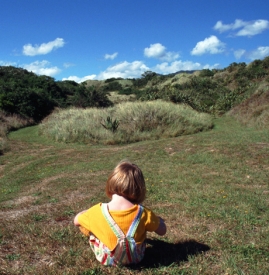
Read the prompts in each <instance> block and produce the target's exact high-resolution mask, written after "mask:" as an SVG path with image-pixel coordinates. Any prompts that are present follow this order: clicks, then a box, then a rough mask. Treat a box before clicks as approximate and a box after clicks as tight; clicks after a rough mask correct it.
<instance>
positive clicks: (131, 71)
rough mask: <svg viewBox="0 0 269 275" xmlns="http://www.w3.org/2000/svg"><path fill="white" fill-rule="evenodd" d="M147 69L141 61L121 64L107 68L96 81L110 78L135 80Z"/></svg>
mask: <svg viewBox="0 0 269 275" xmlns="http://www.w3.org/2000/svg"><path fill="white" fill-rule="evenodd" d="M148 70H149V68H148V67H147V66H146V65H145V64H144V63H143V62H141V61H133V62H131V63H130V62H127V61H124V62H121V63H118V64H116V65H114V66H110V67H108V68H107V69H106V70H105V71H103V72H101V73H100V74H99V75H98V76H97V79H100V80H101V79H108V78H112V77H122V78H137V77H140V76H141V74H143V73H144V72H145V71H148Z"/></svg>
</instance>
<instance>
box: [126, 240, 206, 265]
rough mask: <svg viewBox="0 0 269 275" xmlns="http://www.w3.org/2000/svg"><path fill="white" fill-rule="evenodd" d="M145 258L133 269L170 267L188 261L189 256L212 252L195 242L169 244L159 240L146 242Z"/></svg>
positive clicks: (186, 241) (204, 245)
mask: <svg viewBox="0 0 269 275" xmlns="http://www.w3.org/2000/svg"><path fill="white" fill-rule="evenodd" d="M146 243H147V246H146V252H145V257H144V259H143V260H142V261H141V263H140V264H138V265H137V266H136V267H135V266H131V267H130V268H131V269H141V268H153V267H159V266H170V265H171V264H180V262H183V261H188V257H189V256H195V255H198V254H200V253H203V252H206V251H208V250H210V247H209V246H208V245H206V244H203V243H199V242H197V241H195V240H185V241H181V242H177V243H168V242H165V241H162V240H158V239H147V240H146Z"/></svg>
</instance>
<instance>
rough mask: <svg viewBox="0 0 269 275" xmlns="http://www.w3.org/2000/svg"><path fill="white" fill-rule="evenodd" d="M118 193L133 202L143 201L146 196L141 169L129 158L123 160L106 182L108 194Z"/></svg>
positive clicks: (110, 195)
mask: <svg viewBox="0 0 269 275" xmlns="http://www.w3.org/2000/svg"><path fill="white" fill-rule="evenodd" d="M113 194H117V195H119V196H122V197H124V198H126V199H127V200H129V201H130V202H132V203H136V204H139V203H142V202H143V201H144V199H145V197H146V185H145V180H144V176H143V173H142V171H141V169H140V168H139V167H138V166H137V165H136V164H133V163H131V162H130V161H128V160H123V161H121V162H120V163H119V164H118V165H117V166H116V167H115V168H114V170H113V171H112V173H111V174H110V176H109V177H108V180H107V182H106V195H107V196H108V197H109V198H111V197H112V195H113Z"/></svg>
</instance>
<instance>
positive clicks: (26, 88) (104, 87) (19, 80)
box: [0, 56, 269, 122]
mask: <svg viewBox="0 0 269 275" xmlns="http://www.w3.org/2000/svg"><path fill="white" fill-rule="evenodd" d="M183 79H184V81H183ZM96 82H97V83H98V85H97V86H94V84H93V83H92V82H85V83H82V84H78V83H76V82H74V81H55V80H54V79H53V78H51V77H48V76H44V75H43V76H42V75H41V76H37V75H36V74H34V73H32V72H28V71H26V70H24V69H21V68H15V67H11V66H9V67H0V111H5V112H6V113H8V114H19V115H21V116H23V117H26V118H32V119H34V121H36V122H38V121H40V120H42V119H43V118H44V117H46V116H47V115H48V114H50V113H51V112H52V111H53V110H54V108H55V107H59V108H66V107H70V106H74V107H81V108H85V107H108V106H112V105H113V103H112V102H111V101H110V100H109V98H108V95H109V93H110V92H112V91H117V92H118V94H119V95H130V94H133V95H135V97H136V99H137V100H142V101H148V100H156V99H162V100H165V101H170V102H173V103H184V104H187V105H189V106H191V107H192V108H193V109H195V110H197V111H200V112H207V113H213V114H215V115H216V114H217V115H221V114H224V113H226V112H227V111H229V110H231V109H232V108H233V107H235V106H237V105H238V104H240V103H241V102H243V101H244V100H246V99H248V98H250V97H251V96H252V95H253V94H254V93H255V91H256V90H257V89H258V87H259V85H260V84H261V83H263V84H264V83H267V84H268V83H269V56H268V57H266V58H264V59H263V60H254V61H253V62H252V63H250V64H248V65H246V64H245V63H235V62H234V63H232V64H230V65H229V66H228V67H227V68H225V69H222V70H216V69H214V70H210V69H203V70H201V71H199V72H193V71H191V72H189V73H187V72H177V73H173V74H169V75H160V74H157V73H155V72H151V71H146V72H144V73H143V74H142V76H141V78H137V79H126V80H125V79H122V78H110V79H107V80H104V81H96Z"/></svg>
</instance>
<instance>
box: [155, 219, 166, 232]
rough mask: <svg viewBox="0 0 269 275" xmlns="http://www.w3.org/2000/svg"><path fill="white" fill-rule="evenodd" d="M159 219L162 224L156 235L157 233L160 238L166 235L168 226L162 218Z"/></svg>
mask: <svg viewBox="0 0 269 275" xmlns="http://www.w3.org/2000/svg"><path fill="white" fill-rule="evenodd" d="M159 219H160V224H159V227H158V228H157V230H156V231H155V233H157V234H158V235H160V236H163V235H165V233H166V224H165V222H164V220H163V219H162V218H161V217H159Z"/></svg>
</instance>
